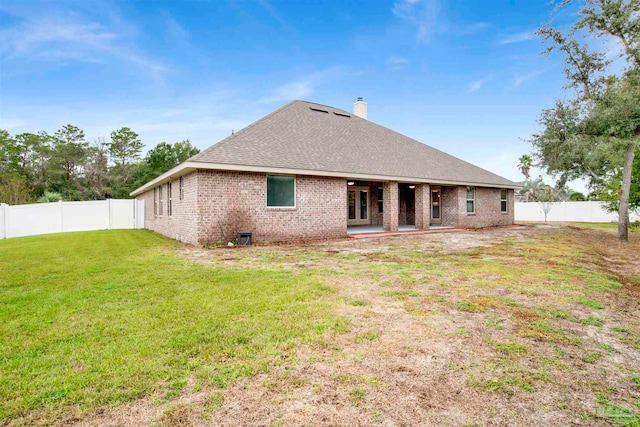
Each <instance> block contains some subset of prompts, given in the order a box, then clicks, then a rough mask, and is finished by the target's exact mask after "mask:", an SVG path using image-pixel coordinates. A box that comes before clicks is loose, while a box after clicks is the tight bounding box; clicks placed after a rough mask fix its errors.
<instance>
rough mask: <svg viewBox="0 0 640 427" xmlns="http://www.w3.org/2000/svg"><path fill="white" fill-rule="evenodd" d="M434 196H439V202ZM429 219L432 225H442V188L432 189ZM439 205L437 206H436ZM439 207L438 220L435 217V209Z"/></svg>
mask: <svg viewBox="0 0 640 427" xmlns="http://www.w3.org/2000/svg"><path fill="white" fill-rule="evenodd" d="M434 194H438V200H437V201H436V198H435V197H433V195H434ZM429 196H430V197H429V219H430V223H431V224H436V225H437V224H442V187H431V194H430V195H429ZM436 203H437V204H436ZM434 206H438V208H439V209H438V213H439V215H438V218H434V217H433V208H434Z"/></svg>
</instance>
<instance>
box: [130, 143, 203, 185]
mask: <svg viewBox="0 0 640 427" xmlns="http://www.w3.org/2000/svg"><path fill="white" fill-rule="evenodd" d="M199 152H200V150H199V149H198V148H196V147H194V146H193V145H191V142H189V140H188V139H186V140H184V141H180V142H176V143H174V144H169V143H167V142H161V143H159V144H158V145H156V146H155V147H153V148H152V149H151V150H149V151H148V152H147V155H146V156H145V159H144V163H143V166H142V168H141V172H140V175H139V177H138V184H139V185H143V184H144V183H145V182H148V181H150V180H152V179H153V178H155V177H157V176H159V175H162V174H163V173H165V172H166V171H168V170H170V169H172V168H174V167H176V166H178V165H179V164H180V163H182V162H184V161H185V160H187V159H188V158H190V157H192V156H194V155H196V154H198V153H199Z"/></svg>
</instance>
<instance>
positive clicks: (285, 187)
mask: <svg viewBox="0 0 640 427" xmlns="http://www.w3.org/2000/svg"><path fill="white" fill-rule="evenodd" d="M295 205H296V177H295V176H284V175H267V206H268V207H290V208H292V207H295Z"/></svg>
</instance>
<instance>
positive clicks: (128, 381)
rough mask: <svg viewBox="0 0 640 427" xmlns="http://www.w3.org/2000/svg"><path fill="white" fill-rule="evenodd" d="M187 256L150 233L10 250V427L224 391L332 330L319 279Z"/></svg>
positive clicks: (5, 304)
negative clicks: (215, 264) (146, 400)
mask: <svg viewBox="0 0 640 427" xmlns="http://www.w3.org/2000/svg"><path fill="white" fill-rule="evenodd" d="M178 247H179V245H177V244H176V243H174V242H173V241H170V240H167V239H164V238H162V237H159V236H158V235H155V234H153V233H150V232H147V231H111V232H109V231H104V232H91V233H72V234H58V235H49V236H37V237H29V238H19V239H10V240H5V241H0V284H1V285H0V355H1V356H0V372H2V375H1V376H0V425H1V424H2V422H3V421H5V422H6V421H7V420H10V419H15V418H20V417H23V422H24V423H25V424H30V423H31V422H33V420H35V419H38V420H40V421H42V420H47V419H50V420H55V419H57V418H59V417H60V414H61V413H62V412H64V411H65V410H66V409H68V408H69V407H72V406H73V407H74V408H75V409H76V410H77V411H79V412H80V413H82V412H84V411H88V410H92V409H95V408H97V407H101V406H114V405H118V404H121V403H124V402H129V401H132V400H134V399H137V398H140V397H145V396H153V397H154V398H155V399H159V400H163V399H164V400H170V399H172V398H174V397H176V396H178V395H180V393H181V392H182V391H183V389H184V388H185V386H186V385H187V384H188V383H189V387H190V389H191V390H194V389H195V390H198V389H199V388H203V387H211V386H215V387H223V386H224V385H225V384H226V383H227V382H228V381H230V380H233V379H236V378H238V377H242V376H245V375H253V374H256V373H258V372H261V371H263V370H266V369H267V368H268V367H269V366H270V365H272V364H275V363H279V360H280V358H281V356H282V354H283V352H284V351H286V350H287V349H289V348H291V347H293V346H295V345H297V344H299V343H302V342H309V341H313V339H314V336H315V335H317V332H318V331H320V332H321V331H323V330H325V329H327V328H331V327H332V326H333V323H332V322H334V321H335V317H334V316H333V315H332V313H331V311H330V310H327V303H326V302H325V301H324V300H323V297H324V296H325V295H327V294H329V293H330V292H331V289H330V288H329V287H327V286H325V285H323V284H321V283H320V281H319V280H318V278H317V277H314V275H303V274H300V273H296V272H288V271H268V270H265V269H260V268H226V269H218V268H212V267H208V266H203V265H199V264H194V263H192V262H190V261H187V260H185V259H182V258H180V257H178V256H176V253H175V251H176V249H177V248H178Z"/></svg>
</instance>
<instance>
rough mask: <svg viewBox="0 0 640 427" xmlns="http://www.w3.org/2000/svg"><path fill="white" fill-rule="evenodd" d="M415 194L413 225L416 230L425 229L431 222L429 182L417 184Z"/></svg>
mask: <svg viewBox="0 0 640 427" xmlns="http://www.w3.org/2000/svg"><path fill="white" fill-rule="evenodd" d="M415 194H416V196H415V216H416V223H415V225H416V228H417V229H418V230H427V229H428V228H429V224H430V222H431V200H430V198H431V187H430V186H429V184H418V185H416V193H415Z"/></svg>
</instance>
